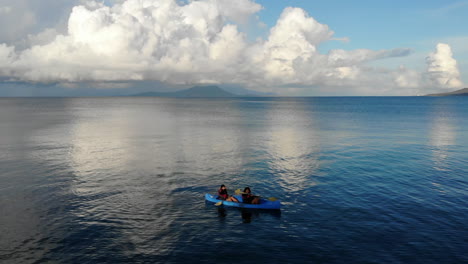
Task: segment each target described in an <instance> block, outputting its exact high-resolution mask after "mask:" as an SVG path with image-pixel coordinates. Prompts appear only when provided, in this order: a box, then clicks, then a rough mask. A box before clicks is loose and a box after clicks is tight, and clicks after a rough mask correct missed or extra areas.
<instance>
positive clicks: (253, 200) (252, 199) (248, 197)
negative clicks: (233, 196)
mask: <svg viewBox="0 0 468 264" xmlns="http://www.w3.org/2000/svg"><path fill="white" fill-rule="evenodd" d="M242 202H244V203H248V204H259V203H260V197H259V196H255V195H252V192H251V191H250V188H249V187H245V188H244V192H243V194H242Z"/></svg>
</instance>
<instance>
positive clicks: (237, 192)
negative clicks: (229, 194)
mask: <svg viewBox="0 0 468 264" xmlns="http://www.w3.org/2000/svg"><path fill="white" fill-rule="evenodd" d="M234 193H235V194H237V195H239V194H242V191H241V189H237V190H235V191H234Z"/></svg>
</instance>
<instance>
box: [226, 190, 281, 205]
mask: <svg viewBox="0 0 468 264" xmlns="http://www.w3.org/2000/svg"><path fill="white" fill-rule="evenodd" d="M234 193H235V194H237V195H239V194H246V193H245V192H243V191H241V189H237V190H235V191H234ZM254 196H257V195H254ZM258 197H262V196H258ZM266 199H267V200H268V201H271V202H274V201H276V200H278V198H276V197H268V198H266Z"/></svg>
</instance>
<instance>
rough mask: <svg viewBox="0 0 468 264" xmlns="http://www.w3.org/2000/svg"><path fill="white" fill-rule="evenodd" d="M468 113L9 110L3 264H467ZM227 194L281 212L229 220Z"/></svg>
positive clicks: (461, 107) (148, 102)
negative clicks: (221, 197) (271, 201)
mask: <svg viewBox="0 0 468 264" xmlns="http://www.w3.org/2000/svg"><path fill="white" fill-rule="evenodd" d="M467 114H468V98H466V97H465V98H463V97H450V98H448V97H439V98H437V97H436V98H432V97H431V98H428V97H343V98H340V97H332V98H235V99H170V98H17V99H14V98H2V99H0V262H1V263H194V262H203V263H468V253H467V252H468V225H467V223H468V208H467V205H468V162H467V161H468V118H467ZM220 184H226V185H227V187H228V189H229V190H230V192H231V193H233V192H234V190H235V189H238V188H243V187H245V186H250V187H251V188H252V191H253V192H254V193H256V194H260V195H263V196H266V197H270V196H273V197H277V198H278V199H280V200H281V201H282V209H281V210H280V211H268V210H266V211H262V210H249V211H243V210H240V209H236V208H227V207H226V208H225V207H222V206H221V207H216V206H215V205H213V204H211V203H207V202H205V201H204V194H205V193H208V192H211V193H213V192H216V190H217V188H218V186H219V185H220Z"/></svg>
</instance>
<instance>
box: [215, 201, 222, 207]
mask: <svg viewBox="0 0 468 264" xmlns="http://www.w3.org/2000/svg"><path fill="white" fill-rule="evenodd" d="M222 204H223V201H219V202H217V203H215V205H216V206H220V205H222Z"/></svg>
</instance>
